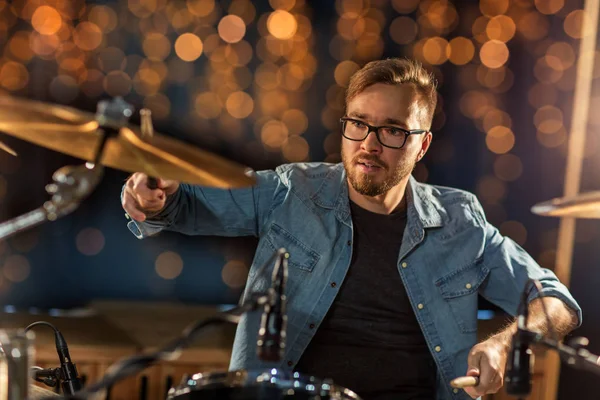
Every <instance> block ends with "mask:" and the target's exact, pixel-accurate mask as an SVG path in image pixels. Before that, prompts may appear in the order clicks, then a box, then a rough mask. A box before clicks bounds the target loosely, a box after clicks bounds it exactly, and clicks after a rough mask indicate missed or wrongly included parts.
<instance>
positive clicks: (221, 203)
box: [127, 171, 283, 239]
mask: <svg viewBox="0 0 600 400" xmlns="http://www.w3.org/2000/svg"><path fill="white" fill-rule="evenodd" d="M256 176H257V183H256V185H254V186H252V187H249V188H239V189H216V188H207V187H202V186H197V185H188V184H181V185H180V186H179V190H178V191H177V192H175V193H174V194H173V195H172V196H171V197H169V198H168V199H167V203H166V205H165V208H164V209H163V210H162V211H161V212H160V213H159V214H157V215H154V216H152V217H149V218H148V219H147V220H146V221H144V222H138V221H134V220H131V221H129V222H128V224H127V226H128V228H129V230H130V231H131V232H132V233H133V234H134V235H135V236H136V237H138V238H140V239H143V238H145V237H148V236H152V235H155V234H157V233H158V232H160V231H162V230H170V231H176V232H180V233H183V234H186V235H216V236H258V235H259V234H260V231H261V229H262V225H263V224H264V222H265V220H266V218H268V215H269V213H270V212H271V210H272V208H273V204H274V202H275V201H276V196H277V193H280V192H281V191H282V189H283V187H282V184H281V180H280V179H279V176H278V175H277V173H275V171H260V172H257V174H256Z"/></svg>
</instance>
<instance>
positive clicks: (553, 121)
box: [533, 106, 563, 133]
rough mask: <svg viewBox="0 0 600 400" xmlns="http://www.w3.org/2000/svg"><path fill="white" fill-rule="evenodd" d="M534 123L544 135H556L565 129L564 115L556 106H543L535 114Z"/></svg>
mask: <svg viewBox="0 0 600 400" xmlns="http://www.w3.org/2000/svg"><path fill="white" fill-rule="evenodd" d="M533 123H534V125H535V126H536V128H537V129H538V131H540V132H542V133H554V132H556V131H558V130H559V129H560V128H562V127H563V113H562V111H561V110H560V109H559V108H557V107H555V106H543V107H540V108H539V109H538V110H537V111H536V112H535V115H534V116H533Z"/></svg>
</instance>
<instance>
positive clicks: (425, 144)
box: [417, 132, 433, 162]
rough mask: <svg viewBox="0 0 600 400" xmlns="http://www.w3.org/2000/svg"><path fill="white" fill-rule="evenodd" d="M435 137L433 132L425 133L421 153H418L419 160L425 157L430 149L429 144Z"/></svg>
mask: <svg viewBox="0 0 600 400" xmlns="http://www.w3.org/2000/svg"><path fill="white" fill-rule="evenodd" d="M432 139H433V135H432V134H431V132H427V133H425V137H424V138H423V141H422V142H421V150H419V154H418V155H417V162H419V161H421V159H422V158H423V157H425V153H427V150H429V146H430V145H431V140H432Z"/></svg>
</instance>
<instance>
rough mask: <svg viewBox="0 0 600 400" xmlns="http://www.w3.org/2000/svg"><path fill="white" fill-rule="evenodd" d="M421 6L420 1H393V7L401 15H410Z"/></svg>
mask: <svg viewBox="0 0 600 400" xmlns="http://www.w3.org/2000/svg"><path fill="white" fill-rule="evenodd" d="M418 5H419V0H392V7H394V10H396V11H397V12H399V13H400V14H410V13H411V12H413V11H415V10H416V8H417V6H418Z"/></svg>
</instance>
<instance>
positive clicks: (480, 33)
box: [471, 16, 490, 43]
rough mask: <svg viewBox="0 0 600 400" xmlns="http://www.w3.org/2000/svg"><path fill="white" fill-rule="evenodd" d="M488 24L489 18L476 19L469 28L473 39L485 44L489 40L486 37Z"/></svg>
mask: <svg viewBox="0 0 600 400" xmlns="http://www.w3.org/2000/svg"><path fill="white" fill-rule="evenodd" d="M488 22H490V18H488V17H486V16H481V17H478V18H477V19H476V20H475V22H473V25H472V26H471V32H472V33H473V38H474V39H475V40H476V41H477V42H479V43H485V42H487V41H488V40H489V39H490V38H489V37H488V35H487V26H488Z"/></svg>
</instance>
